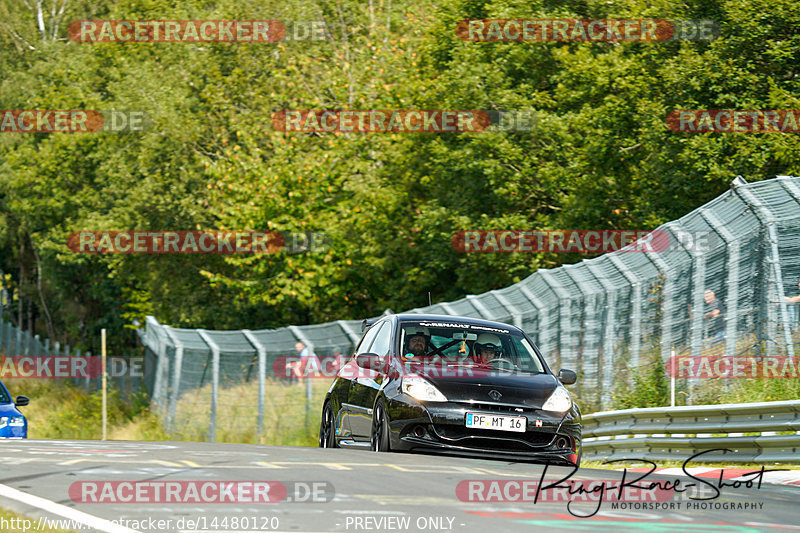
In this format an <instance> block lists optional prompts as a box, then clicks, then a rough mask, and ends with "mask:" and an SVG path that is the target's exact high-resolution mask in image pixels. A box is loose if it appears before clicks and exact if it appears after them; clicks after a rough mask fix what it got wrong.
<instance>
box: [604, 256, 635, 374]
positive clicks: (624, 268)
mask: <svg viewBox="0 0 800 533" xmlns="http://www.w3.org/2000/svg"><path fill="white" fill-rule="evenodd" d="M608 258H609V260H610V261H611V263H612V264H613V265H614V266H615V267H616V268H617V270H619V271H620V273H621V274H622V275H623V276H625V279H627V280H628V283H630V284H631V296H632V297H631V307H632V309H631V362H630V366H631V367H633V368H636V369H638V368H639V357H640V355H641V352H642V285H641V282H640V281H639V278H637V277H636V275H635V274H632V273H631V272H630V271H629V270H628V267H627V265H626V264H625V263H623V262H622V260H621V259H620V258H619V256H618V255H617V252H611V253H610V254H609V256H608Z"/></svg>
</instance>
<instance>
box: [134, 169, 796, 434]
mask: <svg viewBox="0 0 800 533" xmlns="http://www.w3.org/2000/svg"><path fill="white" fill-rule="evenodd" d="M658 230H659V231H660V234H661V235H662V236H664V235H666V236H668V238H669V246H667V247H666V249H661V251H658V252H647V251H635V250H636V249H637V248H636V247H629V248H625V249H622V250H619V251H615V252H611V253H607V254H604V255H602V256H599V257H596V258H593V259H587V260H584V261H581V262H580V263H577V264H572V265H565V266H562V267H558V268H554V269H549V270H545V269H541V270H539V271H537V272H535V273H534V274H532V275H531V276H529V277H528V278H526V279H525V280H523V281H521V282H519V283H516V284H514V285H512V286H510V287H506V288H504V289H499V290H493V291H489V292H487V293H484V294H480V295H469V296H466V297H465V298H462V299H460V300H457V301H453V302H446V303H437V304H434V305H430V306H427V307H422V308H417V309H412V310H410V311H408V312H410V313H438V314H445V315H462V316H472V317H479V318H486V319H490V320H497V321H501V322H507V323H512V324H514V325H516V326H518V327H520V328H521V329H523V330H524V331H525V332H526V333H527V334H528V335H530V336H531V337H532V338H533V339H534V341H535V342H536V343H537V344H538V346H539V348H540V349H541V351H542V352H543V354H544V356H545V358H546V360H547V361H548V363H549V364H550V366H551V367H553V368H554V369H555V370H557V369H559V368H569V369H573V370H575V371H577V372H578V376H579V381H578V383H577V384H576V385H575V386H573V387H571V389H572V390H573V391H574V392H575V394H576V395H577V396H578V397H579V398H580V400H581V402H582V405H584V411H585V412H591V411H596V410H601V409H608V408H612V407H613V406H614V403H615V395H616V394H618V393H619V394H624V393H625V391H626V390H628V389H629V388H630V386H631V383H632V381H633V379H634V376H635V373H636V371H641V370H643V369H645V368H647V367H648V366H649V367H650V368H652V367H653V366H654V365H655V366H658V367H660V368H662V369H663V368H664V365H665V364H666V362H667V361H668V359H669V357H670V355H671V354H672V353H676V354H679V355H691V356H703V355H706V354H708V353H715V354H717V355H719V356H734V355H753V356H758V357H772V356H789V357H793V356H794V355H795V354H796V352H797V350H798V348H799V346H798V344H797V337H798V332H797V331H796V330H797V326H798V315H800V312H799V311H800V308H798V305H797V304H795V303H791V302H788V301H787V300H786V298H785V297H787V296H796V295H798V294H800V286H798V282H799V281H800V178H795V177H785V176H783V177H778V178H775V179H770V180H765V181H761V182H756V183H746V182H745V181H744V180H743V179H741V178H737V179H736V180H734V182H733V183H732V184H731V189H730V190H729V191H727V192H725V193H724V194H722V195H721V196H719V197H718V198H716V199H714V200H712V201H711V202H709V203H707V204H705V205H703V206H702V207H700V208H698V209H696V210H694V211H692V212H691V213H689V214H687V215H685V216H683V217H681V218H680V219H678V220H675V221H672V222H669V223H667V224H664V225H662V226H660V227H659V228H658ZM662 244H663V243H662ZM708 290H710V291H713V293H714V298H716V299H717V300H718V302H719V303H721V306H720V310H721V312H722V313H721V315H720V317H719V318H718V319H717V318H714V317H712V316H709V315H707V313H708V312H709V310H710V309H713V305H715V304H713V303H712V304H708V303H706V301H705V299H706V298H708V297H709V295H708V293H707V292H706V291H708ZM360 335H361V321H359V320H339V321H335V322H328V323H324V324H316V325H309V326H289V327H283V328H278V329H265V330H257V331H256V330H254V331H248V330H242V331H207V330H199V329H180V328H172V327H169V326H166V325H162V324H159V323H158V322H157V321H156V319H155V318H153V317H148V319H147V323H146V327H145V328H144V329H143V330H140V338H141V340H142V343H143V344H144V346H145V347H146V348H147V354H148V355H147V360H148V361H149V363H150V364H151V365H152V366H153V368H154V369H155V379H154V385H153V393H152V398H153V401H154V403H155V405H156V406H158V408H159V409H160V410H161V412H162V414H164V415H165V417H166V420H167V422H168V425H169V426H170V427H171V428H172V429H173V430H175V431H180V430H181V427H184V428H186V427H189V426H192V427H195V428H196V427H197V425H198V423H199V424H200V425H201V426H203V427H205V428H207V432H206V433H205V436H206V437H207V438H209V439H210V440H214V439H215V438H217V437H218V436H219V435H217V428H218V426H219V425H220V424H222V423H224V424H225V427H226V429H225V432H226V433H227V432H231V433H235V434H238V435H241V434H243V433H244V434H247V435H251V436H252V440H253V441H256V442H265V439H267V440H266V441H268V442H273V441H270V440H269V437H268V435H269V434H270V433H271V432H274V430H275V425H276V423H277V424H280V423H286V424H287V426H291V425H292V424H291V423H289V422H288V420H289V419H290V418H291V417H292V416H294V417H301V418H304V419H305V422H306V424H305V426H306V430H307V432H308V434H310V433H311V432H313V429H314V426H315V425H316V423H317V420H318V416H319V413H318V412H317V411H319V408H320V406H321V403H320V401H319V399H320V398H321V397H322V395H323V394H324V391H325V388H326V387H327V386H328V384H329V383H330V379H327V380H311V379H309V380H306V381H305V382H303V381H300V382H297V383H299V384H300V385H301V386H300V387H298V386H297V384H296V383H292V382H291V381H290V380H287V379H283V378H281V377H279V376H278V374H280V373H281V372H282V371H283V367H281V366H280V365H278V367H277V368H276V361H277V360H279V358H280V357H282V356H296V355H297V351H296V349H295V344H296V343H297V342H298V341H299V342H302V343H303V344H304V345H306V346H307V347H308V348H309V349H310V350H311V351H312V352H314V353H316V355H317V356H320V357H322V358H323V359H324V360H330V358H331V357H334V356H336V357H338V356H339V355H340V354H345V355H350V354H352V353H353V349H354V347H355V344H356V343H357V341H358V339H359V338H360ZM697 381H698V380H697V379H686V380H682V381H681V382H680V383H679V385H678V388H679V394H678V397H679V398H678V400H679V401H678V403H684V404H691V403H692V402H693V395H694V394H695V385H696V384H697V383H696V382H697ZM297 402H300V404H301V406H300V407H298V406H297ZM292 409H298V412H295V413H294V414H291V413H292ZM270 410H272V411H273V412H274V414H273V415H272V417H270V415H269V413H268V414H267V415H266V417H265V411H270ZM309 411H311V414H309ZM265 420H266V422H265Z"/></svg>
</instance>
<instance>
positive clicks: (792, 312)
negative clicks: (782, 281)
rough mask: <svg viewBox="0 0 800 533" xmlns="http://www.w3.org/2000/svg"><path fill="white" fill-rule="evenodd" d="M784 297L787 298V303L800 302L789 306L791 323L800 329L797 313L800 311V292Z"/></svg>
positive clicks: (798, 284) (799, 283) (798, 283)
mask: <svg viewBox="0 0 800 533" xmlns="http://www.w3.org/2000/svg"><path fill="white" fill-rule="evenodd" d="M797 288H798V289H800V280H799V281H798V282H797ZM783 299H784V300H786V303H790V304H798V305H790V306H788V309H787V310H788V311H789V323H790V324H792V325H794V326H797V328H798V330H800V324H798V323H797V314H798V311H800V294H798V295H796V296H784V297H783Z"/></svg>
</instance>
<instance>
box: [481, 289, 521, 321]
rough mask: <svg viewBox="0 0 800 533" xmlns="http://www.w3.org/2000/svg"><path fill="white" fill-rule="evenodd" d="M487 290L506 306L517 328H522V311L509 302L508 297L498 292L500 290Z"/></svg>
mask: <svg viewBox="0 0 800 533" xmlns="http://www.w3.org/2000/svg"><path fill="white" fill-rule="evenodd" d="M489 292H491V293H492V294H493V295H494V297H495V298H497V301H498V302H500V304H501V305H502V306H503V307H505V308H506V310H507V311H508V313H509V316H510V317H511V320H512V322H513V323H514V325H515V326H517V327H518V328H519V329H522V312H520V310H519V308H517V307H516V306H515V305H514V304H512V303H511V302H509V301H508V298H506V297H505V296H503V295H502V294H501V293H500V291H497V290H494V291H489Z"/></svg>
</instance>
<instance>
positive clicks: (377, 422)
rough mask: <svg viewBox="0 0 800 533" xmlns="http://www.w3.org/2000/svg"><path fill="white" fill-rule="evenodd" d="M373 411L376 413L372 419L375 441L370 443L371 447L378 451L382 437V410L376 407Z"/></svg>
mask: <svg viewBox="0 0 800 533" xmlns="http://www.w3.org/2000/svg"><path fill="white" fill-rule="evenodd" d="M375 411H376V413H375V418H374V421H373V425H374V426H375V431H374V433H375V442H373V443H372V449H373V450H374V451H376V452H377V451H380V446H381V444H380V443H381V439H382V438H383V410H382V409H381V408H380V407H378V408H377V409H376V410H375Z"/></svg>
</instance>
